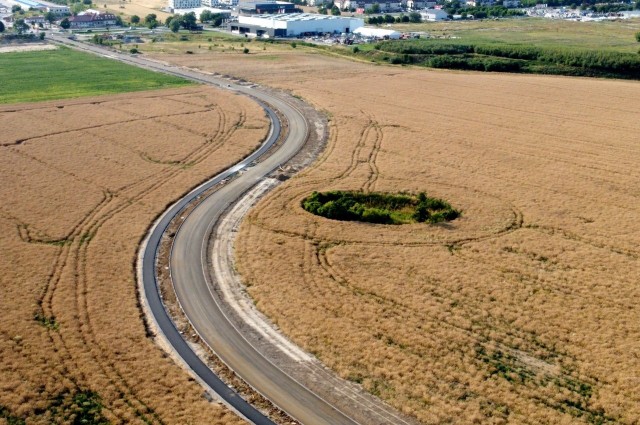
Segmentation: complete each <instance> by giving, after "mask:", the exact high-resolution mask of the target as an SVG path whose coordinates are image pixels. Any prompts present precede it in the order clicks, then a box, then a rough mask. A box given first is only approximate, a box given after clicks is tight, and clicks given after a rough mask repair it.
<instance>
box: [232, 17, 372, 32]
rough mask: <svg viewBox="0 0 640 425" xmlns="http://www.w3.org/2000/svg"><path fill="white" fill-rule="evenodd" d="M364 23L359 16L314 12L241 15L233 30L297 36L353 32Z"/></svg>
mask: <svg viewBox="0 0 640 425" xmlns="http://www.w3.org/2000/svg"><path fill="white" fill-rule="evenodd" d="M363 25H364V21H363V20H362V19H359V18H351V17H348V16H344V17H343V16H331V15H320V14H312V13H289V14H280V15H257V16H256V15H254V16H239V17H238V22H234V23H232V24H231V31H234V32H238V33H240V34H254V35H256V36H258V37H263V36H269V37H296V36H300V35H302V36H306V35H315V34H325V33H330V34H336V33H337V34H341V33H347V34H348V33H351V32H353V30H355V29H356V28H360V27H361V26H363Z"/></svg>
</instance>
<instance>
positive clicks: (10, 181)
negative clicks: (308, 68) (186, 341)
mask: <svg viewBox="0 0 640 425" xmlns="http://www.w3.org/2000/svg"><path fill="white" fill-rule="evenodd" d="M0 122H2V123H3V124H2V129H3V131H2V133H1V134H0V151H2V155H0V158H1V160H0V178H1V179H2V182H3V184H2V185H1V186H2V188H1V189H0V196H2V199H3V202H2V205H1V206H0V229H1V230H2V231H1V232H0V235H1V236H0V246H1V247H2V251H3V255H2V258H1V259H0V265H1V269H2V274H0V276H1V277H0V279H1V282H2V284H1V285H0V314H1V315H2V317H3V318H4V321H3V324H2V325H0V382H1V384H0V409H2V410H1V411H2V415H5V416H3V418H8V419H12V418H23V419H26V420H27V422H28V423H43V424H44V423H56V422H57V421H60V420H62V418H64V417H67V418H68V417H70V416H69V415H74V414H77V412H78V409H82V408H83V407H82V406H94V405H95V403H99V404H101V405H102V406H103V407H102V411H101V413H100V415H101V417H103V418H104V419H106V420H109V421H110V422H111V423H154V424H169V423H175V424H184V423H218V424H227V423H240V422H241V421H240V420H239V419H238V418H237V417H235V416H234V415H233V414H231V413H229V412H228V411H227V410H226V409H225V408H223V407H221V406H219V405H217V404H212V403H210V402H209V401H207V400H206V399H205V397H203V392H202V388H201V387H200V386H199V385H197V384H196V383H194V382H193V380H192V379H191V378H189V377H188V375H187V374H186V373H184V372H183V371H182V370H181V369H180V368H179V367H178V366H176V365H175V363H173V361H171V360H170V359H168V358H167V357H166V355H165V354H164V353H163V352H162V351H161V350H160V349H159V348H158V347H157V346H156V345H155V344H154V343H153V340H152V339H150V338H149V337H148V336H149V335H148V334H147V331H146V330H145V325H144V321H143V318H142V317H141V311H140V309H139V307H138V303H137V294H136V284H135V270H134V261H135V258H136V254H137V249H138V244H139V242H140V240H141V238H142V236H143V235H144V233H145V232H146V229H147V227H148V226H149V225H150V223H152V222H153V220H154V218H155V217H156V216H157V214H159V213H160V212H162V211H163V210H164V209H165V208H166V206H167V205H168V204H169V203H171V202H172V201H173V200H175V199H177V198H178V197H179V196H181V195H182V194H183V193H184V192H186V191H187V190H188V189H190V188H192V187H194V186H195V185H197V184H198V183H199V182H201V181H203V180H204V179H206V178H207V177H209V176H211V175H213V174H215V173H216V172H218V171H219V170H221V169H223V168H224V167H225V166H227V165H229V164H231V163H233V162H235V161H237V160H238V159H240V158H241V157H243V156H245V155H246V154H247V153H249V152H250V151H252V150H253V149H255V148H256V147H257V146H258V145H259V143H260V142H261V141H262V139H263V138H264V136H265V135H266V133H267V131H268V121H267V119H266V117H265V115H264V111H263V110H262V109H261V108H260V107H259V106H257V105H256V104H255V102H252V101H251V100H249V99H246V98H244V97H240V96H236V95H233V94H230V93H226V92H221V91H219V90H214V89H211V88H205V87H194V88H189V89H174V90H164V91H154V92H142V93H136V94H125V95H117V96H105V97H97V98H88V99H87V98H84V99H78V100H66V101H55V102H47V103H40V104H33V105H6V106H3V107H0ZM248 124H250V125H248ZM82 397H88V398H89V399H90V401H83V400H84V399H83V398H82ZM95 400H99V402H95ZM78 406H80V407H78ZM74 412H75V413H74ZM7 415H8V416H7ZM94 419H95V417H94ZM98 419H99V418H98ZM92 423H99V422H92Z"/></svg>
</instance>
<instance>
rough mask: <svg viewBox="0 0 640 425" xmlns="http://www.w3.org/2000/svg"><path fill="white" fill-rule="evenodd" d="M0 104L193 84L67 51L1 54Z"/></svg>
mask: <svg viewBox="0 0 640 425" xmlns="http://www.w3.org/2000/svg"><path fill="white" fill-rule="evenodd" d="M0 81H1V83H0V104H1V103H18V102H40V101H44V100H54V99H67V98H74V97H82V96H95V95H103V94H115V93H124V92H133V91H142V90H152V89H161V88H171V87H181V86H187V85H191V84H193V83H191V82H190V81H187V80H183V79H181V78H176V77H172V76H169V75H164V74H160V73H156V72H151V71H146V70H144V69H140V68H137V67H134V66H130V65H125V64H123V63H120V62H116V61H113V60H109V59H105V58H101V57H99V56H95V55H91V54H88V53H82V52H77V51H75V50H70V49H66V48H60V49H58V50H48V51H36V52H16V53H2V54H0Z"/></svg>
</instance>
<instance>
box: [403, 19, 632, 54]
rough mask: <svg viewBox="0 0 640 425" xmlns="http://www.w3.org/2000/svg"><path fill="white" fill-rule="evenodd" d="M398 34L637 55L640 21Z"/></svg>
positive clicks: (513, 24)
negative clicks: (428, 35)
mask: <svg viewBox="0 0 640 425" xmlns="http://www.w3.org/2000/svg"><path fill="white" fill-rule="evenodd" d="M393 28H394V29H396V30H398V31H425V32H427V33H429V34H430V35H431V36H434V37H441V36H445V37H455V38H456V40H457V41H460V42H463V43H483V44H484V43H501V44H508V45H526V46H536V47H542V48H559V47H560V48H579V49H589V50H591V49H593V50H605V51H615V52H624V53H636V52H638V49H639V48H640V43H638V42H637V41H636V39H635V36H634V35H635V33H636V32H638V31H640V19H629V20H621V21H608V22H571V21H561V20H551V19H542V18H523V19H500V20H489V19H485V20H481V21H448V22H425V23H423V24H412V25H410V24H403V25H395V26H394V27H393Z"/></svg>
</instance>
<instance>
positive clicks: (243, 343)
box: [50, 36, 357, 425]
mask: <svg viewBox="0 0 640 425" xmlns="http://www.w3.org/2000/svg"><path fill="white" fill-rule="evenodd" d="M50 39H52V40H54V41H56V42H58V43H62V44H65V45H68V46H71V47H74V48H77V49H81V50H85V51H89V52H92V53H95V54H98V55H102V56H105V57H109V58H111V59H114V60H118V61H121V62H125V63H130V64H133V65H137V66H140V67H143V68H146V69H151V70H154V71H160V72H164V73H167V74H172V75H177V76H181V77H184V78H188V79H191V80H194V81H198V82H202V83H205V84H210V85H217V86H220V87H226V88H229V89H231V90H236V91H238V92H240V93H244V94H247V95H249V96H251V97H253V98H255V99H256V100H258V101H259V102H264V103H263V107H265V109H266V110H267V112H268V114H269V116H270V119H271V122H272V129H271V132H270V135H269V138H268V140H267V141H266V142H265V143H264V144H263V145H262V146H261V147H260V148H259V149H258V150H257V151H255V152H254V153H253V154H251V155H250V156H249V157H247V158H246V159H245V160H243V161H241V162H239V163H238V164H236V165H234V166H232V167H231V168H229V169H228V170H226V171H224V172H223V173H221V174H219V175H218V176H216V177H214V178H213V179H211V180H210V181H209V182H207V183H205V184H203V185H201V186H199V187H198V188H196V189H194V190H193V191H192V192H190V193H189V194H187V195H186V196H185V197H184V198H182V199H181V200H180V201H178V202H177V203H176V204H174V205H173V206H172V207H170V209H169V210H167V211H166V212H165V213H164V214H163V215H162V216H161V218H160V219H158V221H157V222H156V223H155V225H154V226H153V228H152V230H151V232H150V233H149V235H147V239H146V240H145V243H144V244H143V251H142V252H141V258H140V260H141V265H140V270H141V275H142V284H143V290H144V294H143V295H144V296H145V297H146V301H147V304H148V307H149V308H150V310H151V312H152V315H153V318H154V321H155V323H156V325H157V326H158V327H159V328H160V330H161V331H162V332H163V333H164V336H165V337H166V339H167V340H168V342H169V343H170V344H171V345H172V346H173V349H174V350H175V352H176V353H177V354H178V355H179V356H180V357H181V358H182V360H183V361H184V362H185V363H186V364H187V365H188V367H189V368H191V370H192V371H193V372H194V373H195V374H196V375H197V376H198V377H199V378H200V379H201V380H202V381H204V382H205V383H206V384H207V385H209V386H210V387H211V388H212V389H213V390H214V391H215V392H216V393H217V394H218V395H219V396H220V397H221V398H222V399H223V400H225V402H226V403H227V404H228V405H230V406H231V407H232V408H233V409H234V410H236V411H237V412H239V413H240V414H241V415H242V416H244V417H245V418H246V419H247V420H249V421H250V422H252V423H255V424H259V425H263V424H273V422H272V421H270V420H269V419H268V418H266V417H265V416H264V415H262V414H261V413H260V412H259V411H257V410H256V409H254V408H253V407H252V406H250V405H249V404H247V403H246V402H245V401H244V400H242V398H241V397H239V396H238V395H237V394H236V393H235V392H234V391H232V390H231V389H230V388H228V387H227V386H226V385H225V384H224V383H222V381H220V379H219V378H218V377H217V376H216V375H215V374H214V373H213V372H212V371H211V370H210V369H209V368H208V367H207V366H206V364H205V363H204V362H203V361H202V360H201V359H200V358H199V357H198V356H197V355H196V354H195V353H194V351H193V350H192V349H191V348H190V347H189V345H188V344H187V343H186V341H185V340H184V339H183V338H182V336H181V335H180V333H179V331H178V330H177V328H176V327H175V325H174V323H173V321H172V320H171V319H170V317H169V316H168V314H167V312H166V310H165V309H164V306H163V304H162V300H161V298H160V294H159V290H158V286H157V282H156V273H155V267H156V259H157V251H158V247H159V245H160V241H161V238H162V234H163V233H164V231H165V229H166V228H167V226H168V225H169V222H170V221H171V219H172V218H173V217H174V216H175V215H176V214H177V213H178V212H179V211H180V210H181V209H182V208H183V207H184V206H185V205H186V204H188V203H189V202H190V201H191V200H193V199H194V198H196V197H197V196H198V195H199V194H201V193H202V192H204V191H205V190H206V189H208V188H210V187H212V186H214V185H216V184H218V183H219V182H220V181H222V180H223V179H226V178H228V177H229V176H232V175H234V174H236V173H238V172H239V171H242V173H241V174H240V175H239V176H238V177H237V178H235V179H233V180H231V181H230V182H229V183H228V184H226V185H225V186H223V187H222V188H221V189H219V190H218V191H216V192H215V193H213V194H212V195H211V196H209V197H208V198H207V199H205V200H204V201H202V202H201V203H200V204H199V205H198V206H197V207H196V208H195V209H194V210H193V211H192V212H191V213H190V214H189V216H188V217H187V218H186V219H185V220H184V222H183V223H182V225H181V227H180V230H179V231H178V232H177V234H176V236H175V239H174V244H173V247H172V254H171V259H170V269H171V275H172V280H173V283H174V287H175V290H176V294H177V296H178V300H179V302H180V304H181V306H182V308H183V310H184V312H185V314H186V316H187V317H188V318H189V320H190V322H191V324H192V326H193V327H194V328H195V330H196V331H197V332H198V334H199V335H200V337H201V338H202V339H203V340H204V341H205V342H206V343H207V344H208V345H209V346H210V347H211V348H212V349H213V351H214V352H215V353H216V354H217V355H218V356H219V357H220V358H221V360H222V361H223V362H225V363H226V364H227V365H228V366H229V367H230V368H231V369H232V370H233V371H234V372H235V373H236V374H238V375H239V376H240V377H242V378H243V379H244V380H245V381H246V382H247V383H248V384H249V385H251V386H252V387H253V388H254V389H256V390H257V391H258V392H260V393H261V394H263V395H264V396H265V397H266V398H268V399H269V400H270V401H272V402H273V403H274V404H275V405H276V406H278V407H279V408H281V409H282V410H284V411H285V412H287V413H288V414H289V415H290V416H291V417H293V418H295V419H296V420H298V421H299V422H301V423H303V424H305V425H343V424H344V425H353V424H357V422H356V421H355V420H353V419H351V418H349V417H348V416H347V415H345V414H343V413H342V412H340V411H339V410H337V409H336V408H335V407H333V406H332V405H330V404H329V403H328V402H326V401H325V400H323V399H322V398H321V397H319V396H318V395H316V394H315V393H313V392H312V391H311V390H309V389H308V388H306V387H305V386H304V385H302V384H300V383H299V382H297V381H296V380H295V379H293V378H292V377H290V376H289V375H287V374H286V373H284V372H283V371H281V370H280V369H278V368H277V367H276V366H274V365H273V364H272V363H270V362H269V361H268V360H267V359H266V358H265V357H264V356H262V355H261V354H260V353H259V352H258V351H257V350H255V349H254V347H253V346H251V344H249V342H248V341H247V340H246V339H244V337H243V336H242V335H241V334H240V333H239V332H238V330H237V329H236V328H235V327H234V326H233V325H232V324H231V322H230V321H229V320H228V319H227V318H226V317H225V315H224V313H223V312H222V311H221V309H220V308H219V306H218V305H217V303H216V301H215V299H214V297H213V296H212V294H211V292H210V291H211V289H210V288H211V287H210V285H211V282H210V274H209V270H208V267H207V242H208V239H209V236H210V234H211V231H212V229H213V227H214V226H215V224H216V222H217V220H218V219H219V218H220V216H221V214H222V213H223V212H224V211H225V210H226V209H227V208H228V207H229V206H230V205H231V204H233V203H234V202H236V201H237V200H238V199H239V198H240V197H241V196H242V194H244V193H245V192H246V191H247V190H249V189H250V188H252V187H253V186H255V185H256V184H257V183H259V182H260V181H261V180H262V179H263V178H264V177H265V176H267V175H268V174H270V173H271V172H272V171H274V170H275V169H276V168H277V167H278V166H279V165H281V164H283V163H285V162H287V161H288V160H289V159H290V158H292V157H293V156H294V155H295V154H296V153H297V152H298V151H299V150H300V148H301V147H302V146H303V145H304V143H305V142H306V139H307V132H308V124H307V122H306V120H305V118H304V116H303V115H302V114H301V113H300V112H299V111H298V110H297V109H296V108H295V107H293V106H292V105H290V104H288V103H287V102H285V101H284V100H282V99H280V98H278V97H275V96H272V95H270V94H268V93H265V92H262V91H259V90H256V89H255V88H253V89H252V88H247V87H245V86H241V85H235V84H228V82H227V81H224V80H221V79H218V78H215V77H213V76H209V75H206V74H202V73H197V72H195V71H192V70H188V69H184V68H178V67H174V66H168V65H164V64H159V63H157V62H155V61H150V60H146V59H144V58H141V57H138V56H133V55H123V54H119V53H116V52H112V51H108V50H105V49H103V48H100V47H98V46H92V45H87V44H83V43H78V42H75V41H72V40H68V39H66V38H64V37H61V36H50ZM265 103H266V104H269V105H270V106H271V107H273V108H275V109H277V110H278V111H279V112H280V113H281V114H282V115H283V116H284V117H286V119H287V121H288V124H289V133H288V136H287V138H286V140H285V141H284V143H283V144H282V145H281V146H280V147H279V148H278V149H277V150H275V151H274V152H272V153H271V154H270V155H269V156H268V157H266V158H265V159H263V160H261V162H259V163H258V164H257V165H255V166H253V167H250V168H247V166H248V165H249V164H250V163H251V162H252V161H254V160H255V159H256V158H258V157H260V156H262V155H263V154H264V153H265V152H266V151H267V150H268V149H269V147H270V146H271V145H272V144H273V143H274V142H275V140H276V139H277V138H278V135H279V133H280V125H279V121H278V119H277V117H276V116H275V114H274V112H273V111H272V110H271V109H270V108H269V107H267V106H266V105H265Z"/></svg>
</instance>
